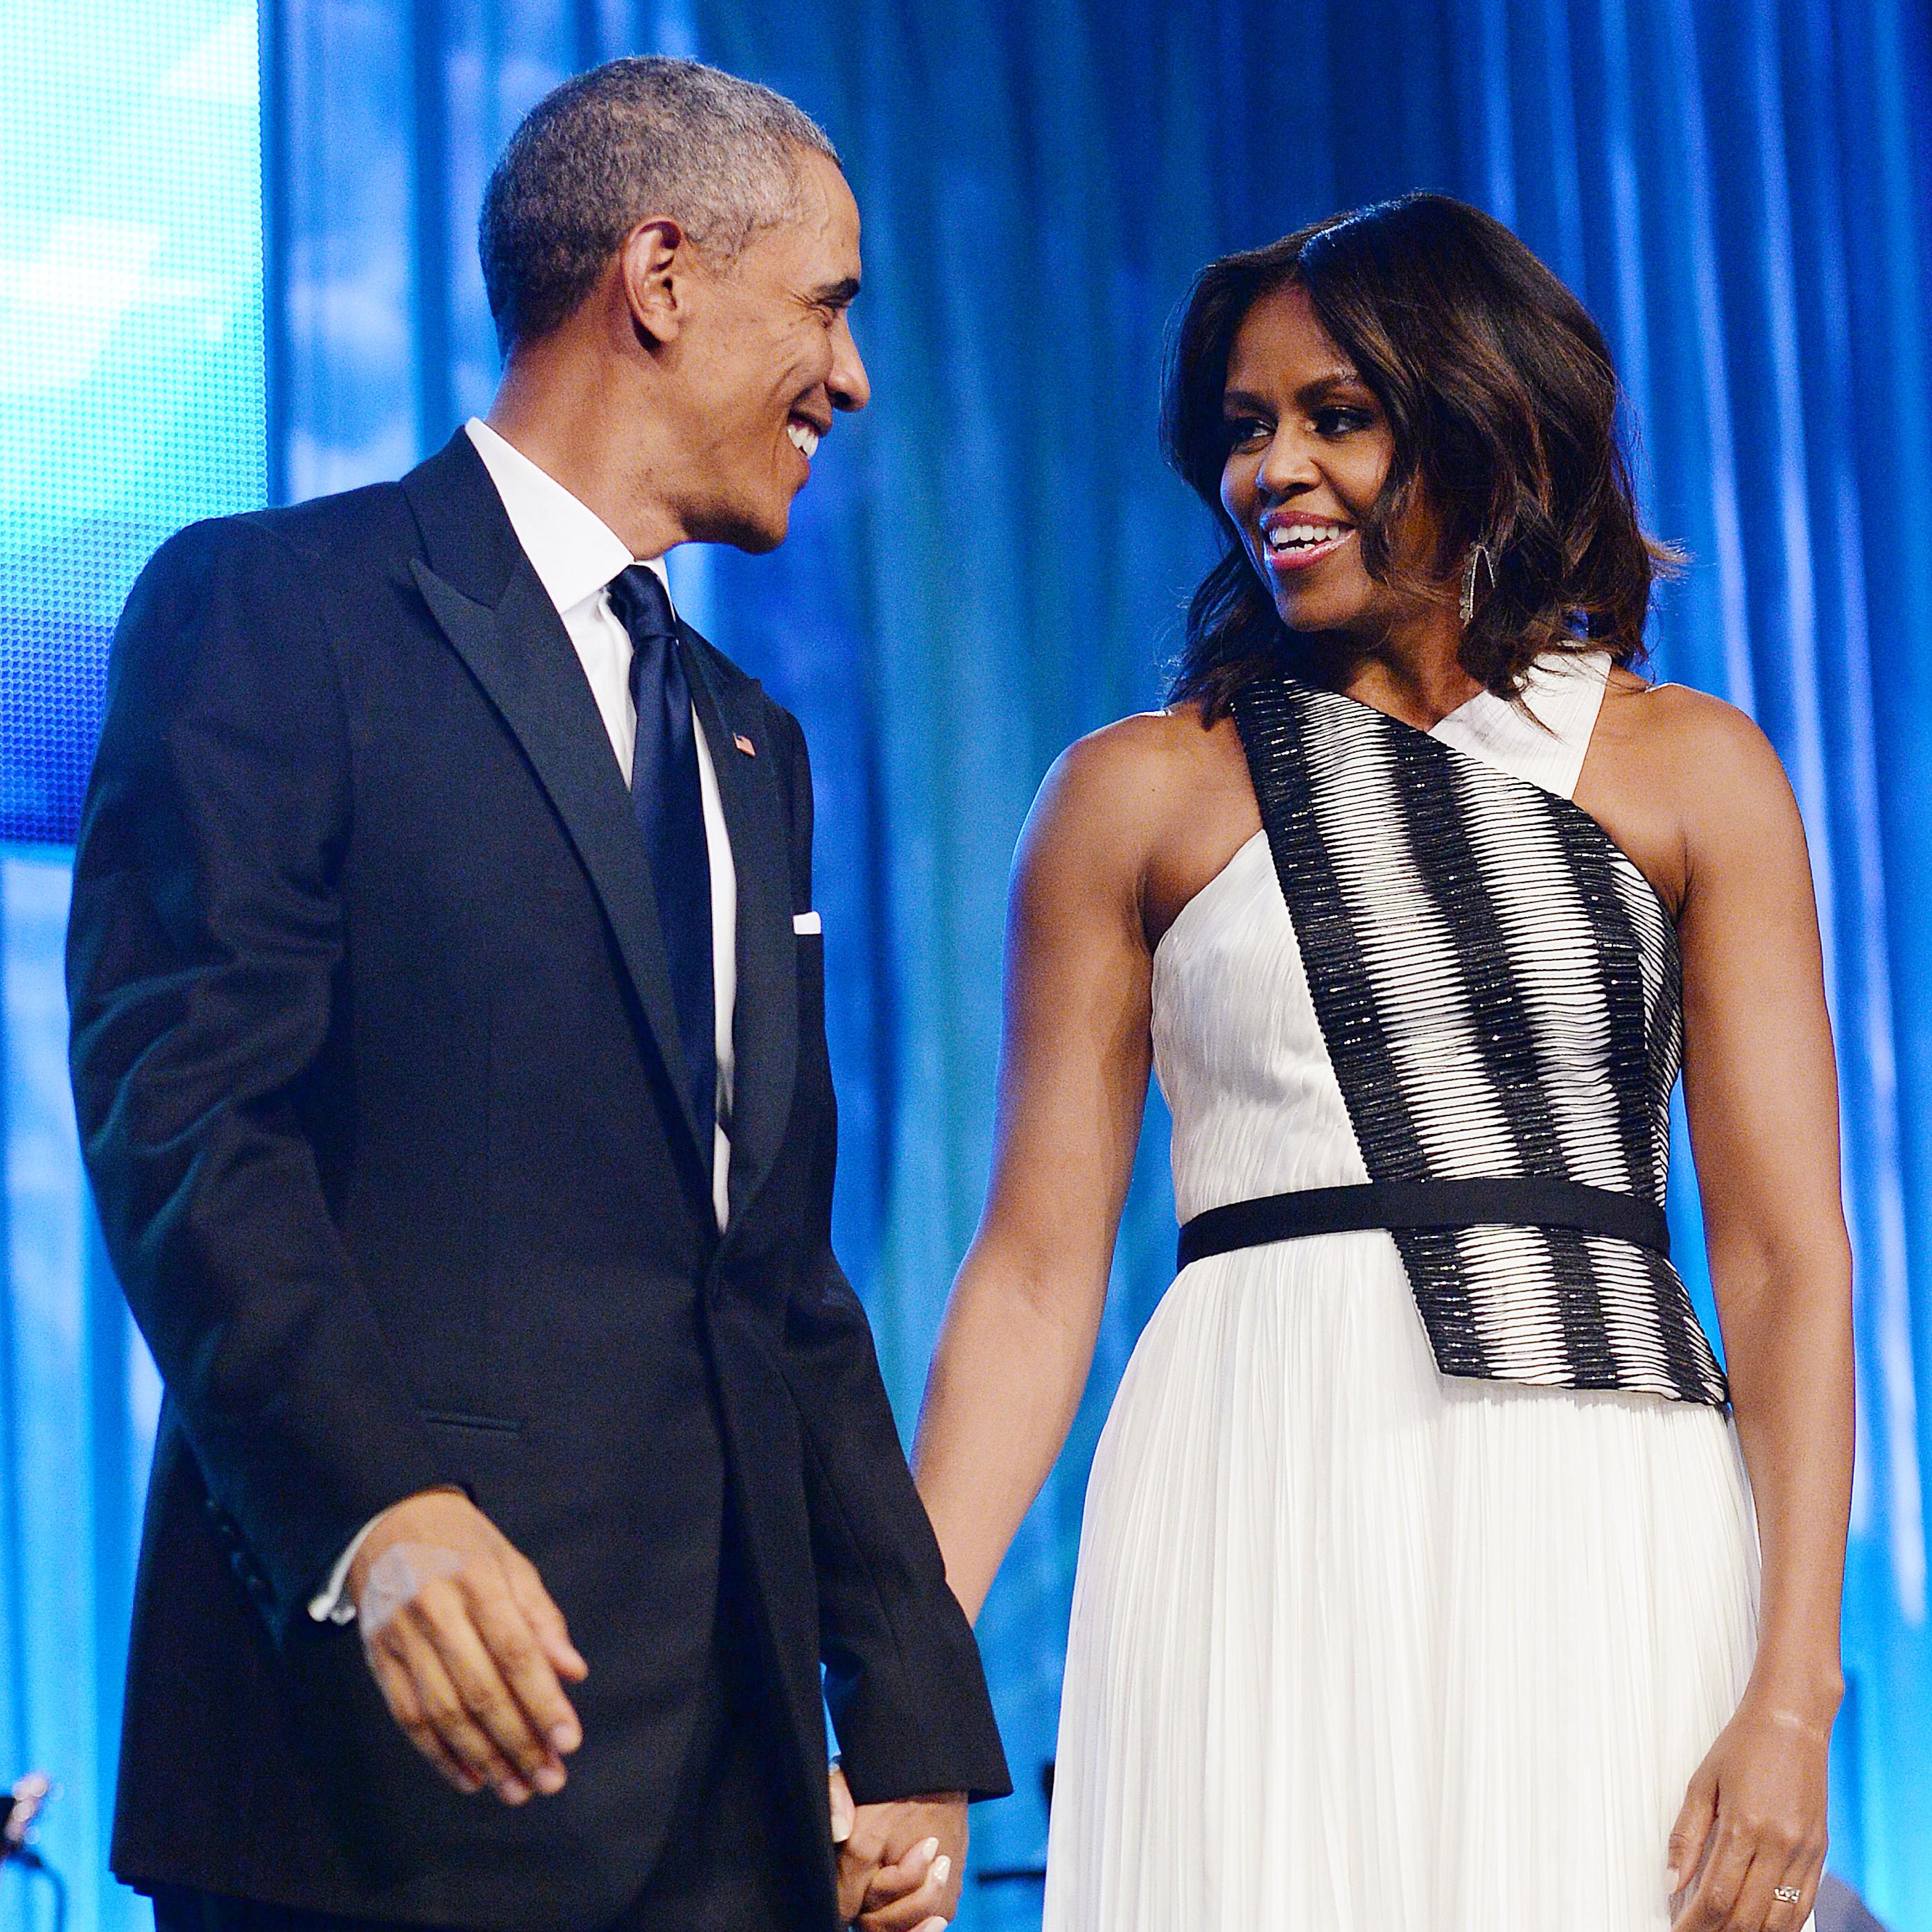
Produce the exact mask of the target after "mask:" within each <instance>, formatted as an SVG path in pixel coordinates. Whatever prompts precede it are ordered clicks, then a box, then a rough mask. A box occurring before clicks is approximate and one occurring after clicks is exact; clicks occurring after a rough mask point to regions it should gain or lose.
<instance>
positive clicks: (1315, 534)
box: [1263, 523, 1349, 550]
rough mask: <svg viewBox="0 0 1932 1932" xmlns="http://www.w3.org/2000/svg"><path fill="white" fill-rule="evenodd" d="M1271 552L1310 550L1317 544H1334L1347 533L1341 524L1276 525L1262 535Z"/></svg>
mask: <svg viewBox="0 0 1932 1932" xmlns="http://www.w3.org/2000/svg"><path fill="white" fill-rule="evenodd" d="M1263 534H1264V535H1265V537H1266V539H1267V541H1268V548H1269V549H1270V550H1313V548H1314V547H1316V544H1325V543H1337V542H1339V541H1340V540H1341V539H1342V538H1343V537H1345V536H1346V535H1348V534H1349V532H1348V529H1347V528H1346V526H1345V525H1343V524H1341V523H1288V524H1281V523H1277V524H1276V525H1275V526H1274V528H1273V529H1270V530H1268V531H1266V532H1264V533H1263Z"/></svg>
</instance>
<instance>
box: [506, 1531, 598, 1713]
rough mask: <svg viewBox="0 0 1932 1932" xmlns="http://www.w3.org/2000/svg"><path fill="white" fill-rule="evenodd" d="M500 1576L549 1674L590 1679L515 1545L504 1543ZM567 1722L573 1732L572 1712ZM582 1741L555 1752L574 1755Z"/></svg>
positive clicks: (573, 1681) (534, 1570)
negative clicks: (546, 1664)
mask: <svg viewBox="0 0 1932 1932" xmlns="http://www.w3.org/2000/svg"><path fill="white" fill-rule="evenodd" d="M503 1573H504V1574H505V1577H508V1580H509V1585H510V1595H511V1596H512V1597H513V1598H514V1599H515V1601H516V1604H517V1608H518V1609H519V1610H521V1611H522V1612H523V1615H524V1616H525V1618H526V1619H527V1620H528V1621H529V1626H530V1628H531V1629H532V1631H534V1632H535V1634H536V1640H537V1642H538V1644H539V1645H540V1646H541V1647H542V1649H543V1654H544V1658H546V1659H547V1661H548V1662H549V1664H550V1668H551V1670H553V1671H555V1672H556V1674H557V1676H559V1677H561V1678H563V1679H565V1680H566V1681H567V1682H569V1683H571V1684H581V1683H582V1682H583V1680H584V1679H586V1677H588V1676H589V1675H590V1667H589V1664H586V1663H585V1662H584V1661H583V1658H582V1657H581V1656H580V1655H579V1654H578V1652H577V1646H575V1645H574V1643H571V1640H570V1626H569V1625H568V1624H567V1623H565V1622H564V1619H563V1613H562V1611H561V1610H559V1609H558V1608H557V1607H556V1604H555V1603H554V1602H553V1601H552V1600H551V1597H550V1592H548V1591H547V1590H546V1589H544V1586H543V1579H542V1578H541V1577H539V1576H538V1574H537V1566H536V1565H535V1564H534V1563H532V1562H531V1561H530V1559H529V1558H528V1557H527V1556H525V1555H524V1554H523V1552H522V1551H521V1550H519V1549H517V1547H515V1545H514V1544H510V1543H505V1544H504V1546H503ZM565 1708H566V1709H567V1708H568V1706H566V1707H565ZM570 1722H571V1726H572V1727H573V1728H574V1726H575V1724H576V1714H575V1713H574V1712H571V1719H570ZM553 1742H555V1741H554V1740H553ZM582 1742H583V1733H582V1732H581V1731H578V1732H577V1733H576V1743H573V1744H567V1745H566V1744H559V1745H557V1747H556V1748H557V1749H558V1750H559V1751H574V1750H576V1748H577V1745H578V1744H581V1743H582Z"/></svg>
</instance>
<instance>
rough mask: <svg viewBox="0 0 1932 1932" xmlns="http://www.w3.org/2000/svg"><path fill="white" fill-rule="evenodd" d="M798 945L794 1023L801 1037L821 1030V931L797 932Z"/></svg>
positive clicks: (822, 996)
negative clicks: (796, 1015)
mask: <svg viewBox="0 0 1932 1932" xmlns="http://www.w3.org/2000/svg"><path fill="white" fill-rule="evenodd" d="M795 943H796V945H797V947H798V1024H799V1037H800V1038H801V1039H802V1040H811V1039H812V1038H813V1037H814V1036H816V1035H817V1034H822V1033H823V1031H825V935H824V934H823V933H822V932H800V933H798V934H796V935H795Z"/></svg>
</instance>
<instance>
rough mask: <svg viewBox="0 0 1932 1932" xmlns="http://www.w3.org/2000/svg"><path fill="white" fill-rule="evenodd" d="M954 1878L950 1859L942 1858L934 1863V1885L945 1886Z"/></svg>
mask: <svg viewBox="0 0 1932 1932" xmlns="http://www.w3.org/2000/svg"><path fill="white" fill-rule="evenodd" d="M951 1876H953V1861H952V1860H951V1859H950V1858H940V1859H937V1860H935V1862H934V1864H933V1867H932V1882H933V1883H934V1884H935V1885H944V1883H945V1882H946V1881H947V1879H950V1877H951Z"/></svg>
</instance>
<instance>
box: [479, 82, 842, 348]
mask: <svg viewBox="0 0 1932 1932" xmlns="http://www.w3.org/2000/svg"><path fill="white" fill-rule="evenodd" d="M801 150H803V151H808V152H811V153H814V154H823V155H825V156H826V157H827V158H828V159H829V160H834V161H835V160H838V151H837V150H836V149H835V148H834V147H833V146H832V143H831V142H830V140H829V139H827V137H826V133H825V130H824V129H823V128H822V127H820V126H819V124H818V123H817V121H814V120H813V119H812V118H811V115H808V113H805V110H803V109H802V107H797V106H796V105H794V104H793V103H792V102H791V101H787V99H786V98H784V95H781V94H774V93H773V92H772V90H771V89H769V88H768V87H760V86H758V85H757V83H756V82H754V81H749V80H739V78H738V77H736V75H735V74H721V73H720V72H719V71H718V69H717V68H714V67H705V66H703V65H700V63H699V62H696V61H688V60H671V59H669V58H666V57H664V56H663V55H655V54H652V55H639V56H636V57H634V58H630V59H627V60H614V61H610V62H606V63H605V65H603V66H602V67H598V68H592V69H591V70H590V71H589V73H588V74H579V75H577V77H576V78H575V79H574V80H567V81H565V83H563V85H562V86H561V87H559V88H557V89H556V90H555V91H554V92H551V93H550V94H547V95H545V96H544V98H543V99H542V100H541V101H538V103H537V104H536V105H535V107H533V108H532V109H531V110H530V111H529V114H528V115H526V116H525V117H524V119H523V125H522V126H521V127H519V128H518V129H517V131H516V133H514V135H513V136H511V139H510V145H509V146H508V148H507V149H505V151H504V154H503V158H502V160H500V161H499V162H498V163H496V171H495V172H493V174H492V175H490V185H489V187H487V189H485V190H484V195H483V217H482V220H481V222H480V223H478V230H477V246H478V251H479V252H480V254H481V256H482V257H483V286H484V289H485V290H487V293H488V295H489V297H490V315H491V317H493V320H495V322H496V341H497V344H498V346H499V347H500V348H501V350H502V353H504V355H505V356H508V354H509V353H510V352H511V350H512V349H514V347H516V346H517V344H518V343H520V342H534V341H536V340H538V338H540V337H542V336H545V335H549V334H550V332H551V331H552V330H553V329H556V328H557V327H558V326H559V325H560V324H561V323H563V322H564V321H565V320H566V318H568V317H569V315H570V314H571V312H572V311H574V309H575V308H577V305H578V304H579V303H580V302H582V301H583V299H584V297H585V296H587V295H588V294H589V293H590V290H591V289H592V287H593V286H594V284H595V282H596V280H597V278H598V276H599V275H601V274H602V273H603V272H604V264H605V263H607V262H608V261H609V260H610V257H612V256H613V254H616V251H617V248H618V247H619V245H620V244H621V243H622V241H623V239H624V237H625V236H626V235H628V233H630V232H631V229H633V228H634V227H635V226H637V223H639V222H640V221H642V220H645V219H646V217H649V216H650V215H653V214H664V215H668V216H670V217H671V218H672V219H673V220H675V221H676V222H677V223H678V224H679V226H681V227H682V229H683V230H684V232H685V236H687V237H688V239H690V240H691V242H694V244H696V245H697V247H698V248H701V249H703V250H705V251H708V252H709V253H710V254H714V255H715V256H718V257H721V258H723V259H724V260H730V259H732V258H733V257H736V255H737V254H738V252H739V251H740V250H741V249H742V248H743V247H744V245H745V243H746V242H748V241H749V240H750V239H751V236H753V235H754V234H755V233H757V231H758V230H759V229H761V228H769V227H773V226H776V225H778V223H781V222H782V221H784V220H786V219H787V217H788V216H790V214H791V213H792V212H793V210H794V209H795V208H796V206H797V205H798V192H799V166H798V163H799V153H800V151H801Z"/></svg>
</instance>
